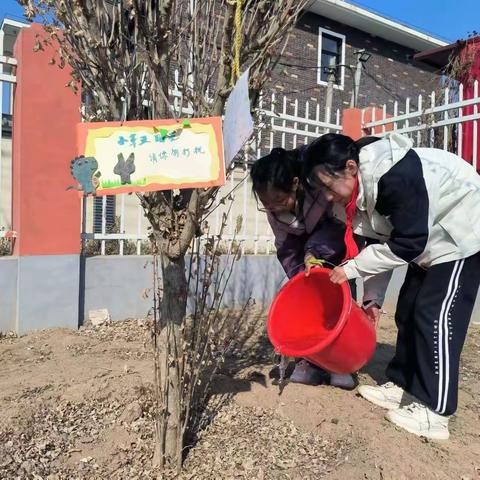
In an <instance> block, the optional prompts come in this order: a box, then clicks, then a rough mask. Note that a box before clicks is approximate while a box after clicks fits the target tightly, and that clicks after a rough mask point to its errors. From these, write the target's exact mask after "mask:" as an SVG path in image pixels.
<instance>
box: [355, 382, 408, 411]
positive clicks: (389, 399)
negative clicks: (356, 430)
mask: <svg viewBox="0 0 480 480" xmlns="http://www.w3.org/2000/svg"><path fill="white" fill-rule="evenodd" d="M358 393H359V394H360V395H361V396H362V397H363V398H365V399H366V400H368V401H369V402H372V403H374V404H375V405H378V406H379V407H383V408H388V409H389V410H395V409H397V408H400V404H401V403H402V398H404V396H405V395H408V394H407V393H406V392H405V390H404V389H403V388H400V387H399V386H398V385H395V384H394V383H393V382H387V383H384V384H383V385H380V386H378V387H373V386H371V385H361V386H360V387H358Z"/></svg>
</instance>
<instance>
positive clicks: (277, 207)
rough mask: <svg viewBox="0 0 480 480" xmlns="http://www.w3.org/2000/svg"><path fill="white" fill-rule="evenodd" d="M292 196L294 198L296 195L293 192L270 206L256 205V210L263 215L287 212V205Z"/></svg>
mask: <svg viewBox="0 0 480 480" xmlns="http://www.w3.org/2000/svg"><path fill="white" fill-rule="evenodd" d="M292 195H295V196H296V193H295V192H294V191H293V190H292V191H291V192H290V193H289V194H288V196H286V197H285V198H284V199H283V200H280V201H278V202H275V203H274V204H272V205H267V206H265V205H261V206H260V205H259V204H258V203H257V210H258V211H259V212H263V213H274V212H278V211H282V210H287V209H288V204H289V202H290V200H291V198H292Z"/></svg>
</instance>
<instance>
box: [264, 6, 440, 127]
mask: <svg viewBox="0 0 480 480" xmlns="http://www.w3.org/2000/svg"><path fill="white" fill-rule="evenodd" d="M319 27H322V28H325V29H327V30H331V31H333V32H335V33H339V34H342V35H345V36H346V49H345V64H347V65H355V64H356V56H355V55H354V53H353V52H354V51H355V50H358V49H362V48H364V49H366V50H367V51H368V52H369V53H371V54H372V57H371V58H370V59H369V60H368V62H367V63H366V70H364V71H363V72H362V77H361V81H360V92H359V99H358V106H359V107H360V108H364V107H368V106H373V105H377V106H379V105H382V104H384V103H385V104H387V109H388V111H389V112H390V113H392V112H393V103H394V101H395V100H397V101H398V103H399V113H404V110H405V100H406V98H407V97H410V98H411V103H410V105H411V110H413V109H415V108H416V106H417V98H418V95H419V94H422V95H424V96H425V95H429V94H430V92H431V91H432V90H434V89H435V88H437V87H438V83H439V76H438V75H437V74H436V73H434V72H433V71H429V70H427V69H426V67H418V66H416V65H413V64H412V57H413V54H414V53H416V51H414V50H412V49H410V48H407V47H403V46H401V45H398V44H396V43H392V42H389V41H388V40H384V39H383V38H379V37H375V36H373V35H370V34H368V33H366V32H362V31H360V30H357V29H355V28H352V27H349V26H347V25H343V24H340V23H338V22H335V21H332V20H329V19H328V18H324V17H321V16H319V15H316V14H314V13H306V14H305V15H304V16H303V17H302V18H301V19H300V20H299V22H298V24H297V27H296V28H295V29H294V31H293V33H292V35H291V37H290V39H289V42H288V44H287V46H286V49H285V51H284V54H283V56H282V58H281V60H280V62H281V63H288V64H295V65H302V66H305V67H312V68H296V67H292V66H285V65H281V64H279V65H277V67H276V69H275V70H274V72H273V75H272V80H271V83H270V85H269V88H267V89H265V90H266V92H268V93H271V92H272V91H275V92H276V94H278V96H279V97H278V98H279V99H280V102H281V96H282V94H287V96H288V98H289V100H292V102H293V100H294V99H295V98H298V99H299V105H298V111H299V114H300V115H303V114H304V106H305V101H309V102H311V103H312V104H316V103H318V104H319V105H320V110H321V112H320V119H321V120H323V118H324V112H323V111H324V105H325V97H326V91H327V87H326V86H324V85H320V84H318V83H317V69H316V67H317V59H318V38H319V33H318V32H319V30H318V29H319ZM352 77H353V72H352V71H350V70H348V69H345V83H344V89H343V90H339V89H334V94H333V109H334V110H336V109H337V108H338V109H340V110H342V109H344V108H348V107H349V105H350V99H351V95H352V89H353V78H352ZM427 101H429V100H428V99H424V104H425V102H427ZM312 107H314V105H311V111H310V116H311V117H312V118H314V108H312ZM277 110H279V111H280V110H281V106H277ZM312 110H313V113H312ZM287 111H288V113H290V114H293V104H292V103H291V102H289V105H288V107H287Z"/></svg>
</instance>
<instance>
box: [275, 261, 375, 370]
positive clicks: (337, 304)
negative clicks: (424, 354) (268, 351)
mask: <svg viewBox="0 0 480 480" xmlns="http://www.w3.org/2000/svg"><path fill="white" fill-rule="evenodd" d="M329 273H330V270H328V269H326V268H314V269H312V270H311V272H310V276H309V277H305V275H304V273H303V272H300V273H299V274H297V275H296V276H295V277H293V278H292V279H290V280H289V282H288V283H287V284H285V285H284V287H283V288H282V289H281V290H280V291H279V292H278V294H277V296H276V298H275V300H274V301H273V303H272V306H271V308H270V312H269V315H268V324H267V330H268V337H269V338H270V341H271V342H272V344H273V346H274V347H275V350H276V351H277V352H279V353H281V354H282V355H285V356H289V357H303V358H306V359H307V360H309V361H310V362H312V363H314V364H316V365H318V366H320V367H322V368H324V369H326V370H328V371H330V372H335V373H352V372H355V371H357V370H359V369H360V368H361V367H363V366H364V365H365V364H366V363H367V362H368V361H369V360H370V358H371V357H372V355H373V353H374V351H375V346H376V334H375V325H374V323H373V322H372V321H371V320H370V319H369V318H368V316H367V315H366V314H365V312H364V311H363V310H362V309H361V308H360V307H359V306H358V305H357V304H356V303H355V302H354V301H353V299H352V296H351V293H350V287H349V285H348V283H347V282H345V283H343V284H342V285H336V284H334V283H332V282H331V281H330V279H329Z"/></svg>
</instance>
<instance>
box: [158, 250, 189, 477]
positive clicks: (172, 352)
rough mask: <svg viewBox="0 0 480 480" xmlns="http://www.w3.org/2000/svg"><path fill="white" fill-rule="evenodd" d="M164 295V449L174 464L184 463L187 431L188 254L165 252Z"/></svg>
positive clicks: (162, 312) (161, 307)
mask: <svg viewBox="0 0 480 480" xmlns="http://www.w3.org/2000/svg"><path fill="white" fill-rule="evenodd" d="M162 281H163V295H162V301H161V305H160V325H161V332H160V345H161V346H162V351H164V352H165V355H166V360H165V362H162V363H163V372H162V375H161V377H162V378H163V379H165V381H166V382H168V384H167V385H166V392H165V397H164V398H165V408H166V416H165V419H166V430H165V436H164V438H162V439H161V440H162V442H161V443H162V447H161V449H162V451H163V452H164V455H165V459H166V460H167V462H168V463H169V464H170V465H171V466H176V467H177V468H180V467H181V465H182V447H183V433H182V425H181V398H180V392H181V383H182V379H181V378H180V376H179V371H180V364H179V362H180V361H181V359H182V343H183V342H182V333H181V326H182V323H183V319H184V317H185V311H186V306H187V280H186V276H185V257H184V256H180V257H178V258H169V257H168V256H167V255H165V254H162Z"/></svg>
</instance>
